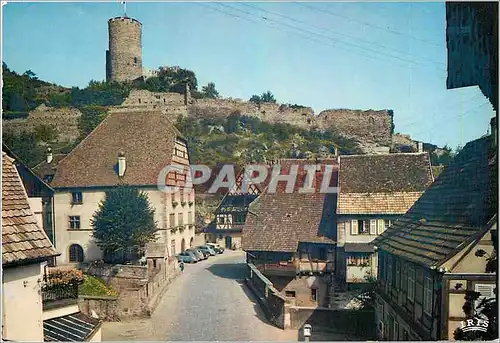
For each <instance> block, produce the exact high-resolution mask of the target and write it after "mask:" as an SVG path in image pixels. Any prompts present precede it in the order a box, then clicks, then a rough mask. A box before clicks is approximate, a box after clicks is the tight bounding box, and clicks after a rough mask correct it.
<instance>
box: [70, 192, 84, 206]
mask: <svg viewBox="0 0 500 343" xmlns="http://www.w3.org/2000/svg"><path fill="white" fill-rule="evenodd" d="M71 203H72V204H81V203H83V195H82V192H72V193H71Z"/></svg>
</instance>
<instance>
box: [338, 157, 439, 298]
mask: <svg viewBox="0 0 500 343" xmlns="http://www.w3.org/2000/svg"><path fill="white" fill-rule="evenodd" d="M433 181H434V178H433V175H432V169H431V163H430V159H429V155H428V154H427V153H424V152H419V153H400V154H387V155H350V156H340V173H339V188H340V193H339V196H338V202H337V209H336V213H337V231H338V235H337V279H338V281H339V285H340V286H341V287H342V288H344V289H345V288H348V286H352V287H355V284H362V283H366V282H367V281H368V280H367V279H368V277H370V276H371V277H376V275H377V255H376V254H375V252H374V249H373V244H372V242H373V240H374V239H375V238H377V237H378V235H380V234H381V233H383V232H384V231H385V230H386V229H388V228H389V227H390V226H391V225H392V223H393V222H395V221H396V220H397V218H398V217H400V216H402V215H403V214H404V213H406V211H407V210H408V209H409V208H410V207H411V206H412V205H413V204H414V203H415V201H417V199H418V198H419V197H420V196H421V195H422V194H423V192H424V191H425V189H426V188H427V187H428V186H430V184H432V182H433Z"/></svg>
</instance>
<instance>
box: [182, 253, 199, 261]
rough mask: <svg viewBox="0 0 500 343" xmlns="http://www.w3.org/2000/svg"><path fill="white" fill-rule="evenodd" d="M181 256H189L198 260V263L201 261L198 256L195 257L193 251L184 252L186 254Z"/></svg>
mask: <svg viewBox="0 0 500 343" xmlns="http://www.w3.org/2000/svg"><path fill="white" fill-rule="evenodd" d="M181 254H182V255H189V256H191V257H193V258H194V259H195V260H196V262H198V261H199V260H200V259H199V258H198V256H196V255H195V254H194V253H193V252H191V251H184V252H181V253H180V254H179V255H181Z"/></svg>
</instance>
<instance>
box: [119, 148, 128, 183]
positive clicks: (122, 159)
mask: <svg viewBox="0 0 500 343" xmlns="http://www.w3.org/2000/svg"><path fill="white" fill-rule="evenodd" d="M126 167H127V165H126V163H125V153H124V152H123V151H120V152H119V153H118V176H120V177H122V176H123V175H124V174H125V168H126Z"/></svg>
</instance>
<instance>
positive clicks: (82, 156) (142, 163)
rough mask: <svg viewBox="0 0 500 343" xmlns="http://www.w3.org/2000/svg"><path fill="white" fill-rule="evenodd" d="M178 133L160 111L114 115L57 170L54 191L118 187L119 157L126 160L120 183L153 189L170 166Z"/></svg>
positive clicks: (115, 113) (52, 183)
mask: <svg viewBox="0 0 500 343" xmlns="http://www.w3.org/2000/svg"><path fill="white" fill-rule="evenodd" d="M176 139H182V136H181V133H180V132H179V131H178V130H177V129H176V128H175V127H174V125H173V124H172V123H171V121H170V120H169V119H168V118H167V116H165V115H164V114H162V113H161V112H159V111H137V112H131V111H123V112H121V111H114V112H111V113H110V114H109V115H108V116H107V117H106V119H104V121H103V122H101V123H100V124H99V125H98V126H97V128H96V129H95V130H94V131H92V132H91V133H90V135H88V136H87V137H86V138H85V139H84V140H83V141H82V142H81V143H80V144H79V145H78V146H77V147H76V148H75V149H73V151H71V153H69V154H68V155H67V156H66V157H65V158H63V159H62V160H61V161H60V162H59V164H58V166H57V171H56V174H55V176H54V179H53V181H52V182H51V186H53V187H54V188H65V187H68V188H71V187H102V186H114V185H116V184H118V182H119V178H118V174H117V172H116V165H117V158H118V153H119V152H123V153H124V154H125V158H126V170H125V175H124V176H123V177H122V180H121V182H123V183H124V184H129V185H137V186H139V185H151V186H153V185H156V184H157V179H158V175H159V173H160V171H161V170H162V169H163V168H164V167H165V166H167V165H168V164H170V162H171V161H172V154H173V152H174V146H175V142H176Z"/></svg>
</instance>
